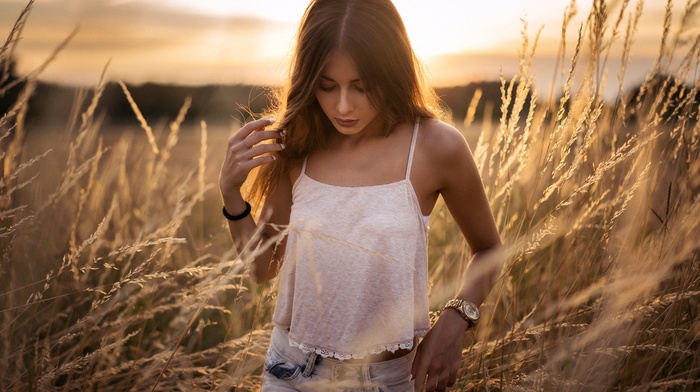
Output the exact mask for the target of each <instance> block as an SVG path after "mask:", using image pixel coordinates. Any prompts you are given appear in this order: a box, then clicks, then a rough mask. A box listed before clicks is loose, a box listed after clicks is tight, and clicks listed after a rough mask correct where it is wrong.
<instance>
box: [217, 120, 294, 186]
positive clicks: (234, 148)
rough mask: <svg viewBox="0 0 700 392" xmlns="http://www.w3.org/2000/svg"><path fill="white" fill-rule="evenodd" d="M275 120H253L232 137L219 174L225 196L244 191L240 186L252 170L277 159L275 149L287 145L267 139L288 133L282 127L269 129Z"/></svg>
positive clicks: (278, 149) (273, 138)
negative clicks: (268, 141)
mask: <svg viewBox="0 0 700 392" xmlns="http://www.w3.org/2000/svg"><path fill="white" fill-rule="evenodd" d="M274 121H275V120H272V119H261V120H255V121H251V122H249V123H247V124H245V125H244V126H243V127H241V129H239V130H238V131H237V132H236V133H235V134H233V136H231V137H230V138H229V139H228V149H227V150H226V157H225V158H224V163H223V165H222V167H221V174H220V176H219V188H220V189H221V194H222V195H223V196H224V199H226V196H227V195H236V194H238V195H240V189H241V187H242V186H243V183H244V182H245V180H246V178H248V174H249V173H250V171H251V170H253V169H254V168H256V167H258V166H261V165H264V164H267V163H270V162H273V161H274V160H275V157H274V155H273V154H272V153H274V152H276V151H281V150H283V149H284V144H281V143H264V142H265V141H267V140H276V139H280V138H282V137H283V136H284V133H283V132H282V131H279V130H274V131H268V130H265V127H267V126H269V125H271V124H272V123H274Z"/></svg>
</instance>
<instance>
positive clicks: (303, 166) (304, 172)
mask: <svg viewBox="0 0 700 392" xmlns="http://www.w3.org/2000/svg"><path fill="white" fill-rule="evenodd" d="M308 158H309V156H308V155H307V156H305V157H304V163H303V164H302V165H301V174H306V160H307V159H308Z"/></svg>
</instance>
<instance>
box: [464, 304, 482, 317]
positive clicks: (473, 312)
mask: <svg viewBox="0 0 700 392" xmlns="http://www.w3.org/2000/svg"><path fill="white" fill-rule="evenodd" d="M462 311H463V312H464V314H466V315H467V317H469V319H470V320H473V321H476V320H478V319H479V309H477V308H476V307H475V306H474V305H472V304H469V303H467V304H464V305H462Z"/></svg>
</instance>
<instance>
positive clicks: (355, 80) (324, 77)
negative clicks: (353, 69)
mask: <svg viewBox="0 0 700 392" xmlns="http://www.w3.org/2000/svg"><path fill="white" fill-rule="evenodd" d="M321 79H325V80H328V81H330V82H333V83H337V82H336V81H335V80H333V79H332V78H329V77H328V76H325V75H321ZM358 82H362V79H359V78H358V79H353V80H351V81H350V83H358Z"/></svg>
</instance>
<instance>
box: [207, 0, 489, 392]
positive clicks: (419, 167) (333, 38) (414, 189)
mask: <svg viewBox="0 0 700 392" xmlns="http://www.w3.org/2000/svg"><path fill="white" fill-rule="evenodd" d="M419 69H420V68H419V66H418V63H417V61H416V57H415V55H414V53H413V50H412V49H411V46H410V42H409V39H408V36H407V34H406V30H405V28H404V25H403V22H402V20H401V17H400V16H399V14H398V12H397V10H396V9H395V7H394V6H393V4H392V3H391V1H390V0H362V1H359V0H315V1H312V2H311V4H310V5H309V6H308V8H307V10H306V13H305V15H304V18H303V20H302V22H301V26H300V28H299V32H298V36H297V43H296V50H295V52H294V58H293V60H292V67H291V73H290V78H289V81H288V85H287V86H286V88H285V90H284V93H283V94H281V95H280V99H279V113H280V114H281V116H280V117H281V118H280V121H279V124H278V125H277V128H276V129H269V128H272V127H271V125H272V124H273V122H274V121H273V120H268V119H261V120H255V121H251V122H250V123H248V124H246V125H244V126H243V127H242V128H241V129H240V130H239V131H238V132H236V134H235V135H233V136H232V137H231V138H230V139H229V144H228V151H227V155H226V158H225V160H224V163H223V167H222V171H221V177H220V188H221V193H222V196H223V202H224V209H223V212H224V215H225V216H226V218H227V219H229V229H230V231H231V235H232V238H233V240H234V243H235V246H236V247H237V248H238V250H239V251H240V252H241V253H242V254H243V257H250V258H253V263H252V268H251V276H252V277H253V279H254V280H255V281H256V282H263V281H267V280H270V279H272V278H274V277H275V276H277V275H278V273H279V291H278V295H277V303H276V307H275V313H274V316H273V324H274V330H273V333H272V338H271V343H270V348H269V351H268V354H267V360H266V363H265V370H264V373H263V387H262V389H263V390H274V391H279V390H302V391H306V390H323V391H325V390H344V389H351V390H358V388H359V389H360V390H364V389H368V390H382V391H406V390H413V388H414V386H415V388H416V389H419V390H422V389H423V388H425V389H426V390H429V391H432V390H444V389H445V388H446V387H447V386H451V385H453V384H454V383H455V381H456V378H457V371H458V370H459V362H460V357H461V354H462V344H461V342H462V337H463V334H464V332H465V331H466V330H467V329H468V328H470V327H472V326H474V325H475V324H476V323H477V321H478V316H479V314H478V305H479V304H481V302H482V301H483V300H484V298H485V297H486V295H487V294H488V292H489V291H490V290H491V288H492V286H493V284H494V281H495V278H496V276H497V274H498V272H499V271H500V267H501V259H502V256H501V251H500V247H501V244H500V239H499V236H498V232H497V230H496V227H495V224H494V220H493V217H492V214H491V211H490V208H489V204H488V201H487V199H486V196H485V192H484V189H483V185H482V183H481V179H480V177H479V173H478V171H477V168H476V165H475V163H474V160H473V158H472V155H471V153H470V151H469V148H468V146H467V144H466V142H465V140H464V138H463V137H462V135H461V134H460V133H459V132H458V131H457V130H455V129H454V128H453V127H451V126H449V125H447V124H445V123H444V122H441V121H439V120H438V119H437V118H438V117H439V111H438V110H436V107H437V106H436V105H435V104H434V103H435V99H434V94H433V93H432V92H431V91H430V90H429V89H426V88H425V87H424V86H423V84H422V79H421V76H420V71H419ZM256 167H260V172H259V173H258V175H257V176H256V179H255V182H254V185H253V190H254V194H256V195H259V196H260V197H261V198H264V204H263V207H262V210H261V214H260V218H259V221H258V222H257V223H256V222H255V220H254V219H253V218H252V217H251V215H250V209H251V208H250V204H249V203H247V202H246V201H245V199H244V198H243V196H242V192H241V187H242V186H243V183H244V182H245V180H246V178H247V177H248V175H249V173H250V171H251V170H252V169H253V168H256ZM438 196H442V197H443V199H444V201H445V203H446V205H447V207H448V208H449V210H450V213H451V215H452V217H453V218H454V219H455V221H456V222H457V223H458V225H459V227H460V229H461V231H462V233H463V234H464V237H465V238H466V240H467V241H468V243H469V246H470V248H471V250H472V253H473V259H472V260H471V262H470V264H469V267H468V268H467V271H466V273H465V276H466V277H467V278H465V282H463V283H462V286H461V289H460V290H459V292H458V293H457V295H456V297H455V299H454V300H452V301H449V302H448V304H447V306H446V308H445V311H443V312H442V313H441V315H440V317H439V319H438V320H437V321H436V322H435V324H434V325H433V326H432V327H431V325H430V322H429V317H428V281H427V234H428V217H429V215H430V212H431V211H432V209H433V207H434V205H435V203H436V200H437V198H438ZM270 244H271V245H270Z"/></svg>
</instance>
